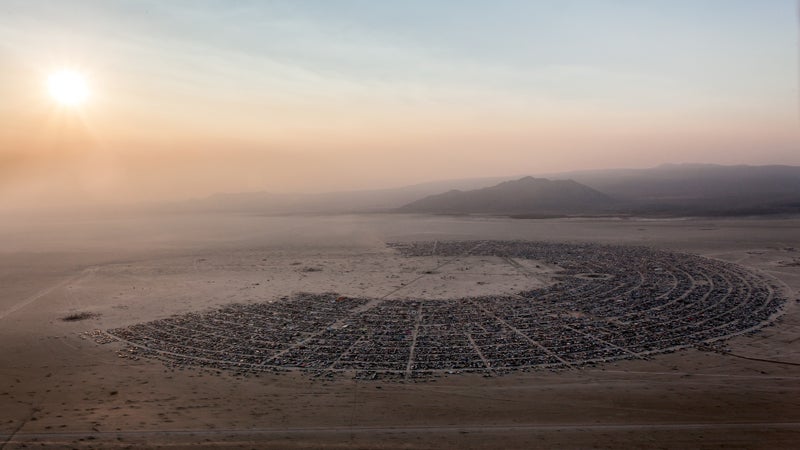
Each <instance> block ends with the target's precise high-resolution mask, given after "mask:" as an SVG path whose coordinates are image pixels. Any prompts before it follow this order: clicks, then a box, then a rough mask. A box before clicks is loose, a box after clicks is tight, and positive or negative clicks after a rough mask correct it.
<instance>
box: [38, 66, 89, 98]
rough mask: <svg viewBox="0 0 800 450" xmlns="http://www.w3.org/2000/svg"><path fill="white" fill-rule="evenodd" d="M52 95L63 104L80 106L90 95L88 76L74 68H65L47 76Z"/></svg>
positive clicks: (48, 87)
mask: <svg viewBox="0 0 800 450" xmlns="http://www.w3.org/2000/svg"><path fill="white" fill-rule="evenodd" d="M47 89H48V91H49V92H50V96H51V97H53V99H54V100H55V101H56V102H58V103H59V104H61V105H65V106H78V105H81V104H83V103H84V102H85V101H86V99H87V98H88V97H89V87H88V86H87V84H86V77H84V76H83V75H82V74H81V73H79V72H76V71H74V70H69V69H63V70H59V71H58V72H54V73H53V74H51V75H50V76H49V77H48V78H47Z"/></svg>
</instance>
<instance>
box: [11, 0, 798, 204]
mask: <svg viewBox="0 0 800 450" xmlns="http://www.w3.org/2000/svg"><path fill="white" fill-rule="evenodd" d="M796 8H797V5H796V3H795V2H794V1H790V0H760V1H754V0H741V1H738V0H716V1H712V0H708V1H704V0H688V1H678V0H665V1H646V0H636V1H634V0H631V1H621V0H618V1H600V0H587V1H564V0H559V1H555V0H554V1H549V2H544V1H541V2H536V1H531V0H527V1H488V0H487V1H463V0H462V1H438V2H437V1H403V2H383V1H368V0H365V1H337V0H329V1H328V0H320V1H286V2H283V1H252V2H250V1H238V2H235V1H184V2H179V1H163V0H159V1H131V2H120V1H109V0H103V1H96V2H72V1H56V2H54V1H43V2H38V1H32V0H20V1H16V0H0V124H1V125H0V205H2V204H3V202H5V203H10V202H15V201H16V202H19V201H22V200H31V201H38V200H39V199H42V198H47V199H58V200H59V201H64V202H72V201H81V200H108V199H109V198H115V199H119V200H125V201H129V200H142V199H160V198H185V197H192V196H203V195H206V194H209V193H212V192H216V191H227V192H236V191H250V190H270V191H325V190H340V189H351V188H370V187H385V186H397V185H402V184H407V183H414V182H420V181H427V180H434V179H445V178H460V177H472V176H494V175H516V174H528V173H543V172H554V171H561V170H573V169H592V168H610V167H645V166H652V165H657V164H661V163H665V162H675V163H677V162H716V163H723V164H738V163H746V164H800V118H798V73H797V68H798V35H797V11H796ZM65 67H66V68H72V69H74V70H77V71H79V72H82V73H83V74H85V76H86V77H87V80H88V81H87V82H88V85H89V89H90V95H89V98H88V101H87V102H86V103H85V104H83V105H80V106H79V107H64V106H59V105H58V104H57V103H56V102H55V101H54V100H53V99H52V98H51V97H50V96H49V94H48V91H47V87H46V82H47V78H48V76H49V75H50V74H52V73H53V72H55V71H57V70H58V69H60V68H65Z"/></svg>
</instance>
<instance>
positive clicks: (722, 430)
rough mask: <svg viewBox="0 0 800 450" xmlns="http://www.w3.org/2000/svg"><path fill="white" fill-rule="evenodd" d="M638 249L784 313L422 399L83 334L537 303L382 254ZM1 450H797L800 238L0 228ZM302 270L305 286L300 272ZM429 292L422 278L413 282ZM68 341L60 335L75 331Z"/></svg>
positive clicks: (442, 380) (437, 222)
mask: <svg viewBox="0 0 800 450" xmlns="http://www.w3.org/2000/svg"><path fill="white" fill-rule="evenodd" d="M496 239H502V240H509V239H514V240H517V239H518V240H531V241H547V242H568V243H580V242H594V243H601V244H615V245H644V246H648V247H652V248H655V249H665V250H672V251H679V252H686V253H692V254H697V255H701V256H704V257H708V258H714V259H719V260H723V261H727V262H733V263H736V264H738V265H740V266H742V267H744V268H746V269H748V270H750V271H752V272H754V273H757V274H760V275H762V276H764V277H766V278H768V279H770V280H773V281H774V283H775V284H776V285H778V286H779V287H780V288H781V289H782V291H783V292H782V294H783V296H784V297H785V298H786V299H787V301H786V303H785V306H784V308H783V314H782V315H781V316H780V317H779V318H778V319H777V320H776V321H775V322H774V323H773V324H771V325H769V326H767V327H765V328H763V329H762V330H761V331H759V332H758V333H756V334H753V335H743V336H739V337H735V338H733V339H730V340H728V341H726V342H725V345H726V346H727V347H728V349H729V350H730V353H729V354H722V353H718V352H714V351H710V350H708V349H705V350H701V349H696V348H694V349H686V350H681V351H678V352H675V353H667V354H661V355H655V356H652V357H649V358H647V359H644V360H621V361H615V362H609V363H605V364H598V365H594V366H581V367H576V368H569V369H564V370H557V371H553V370H531V371H520V372H514V373H510V374H505V375H502V376H492V377H484V376H481V375H479V374H450V375H444V376H440V377H435V378H432V379H428V380H417V381H414V380H396V381H372V380H354V379H353V378H352V377H351V376H347V375H346V374H342V375H338V376H335V377H332V378H328V377H324V378H315V377H312V376H309V375H308V374H307V373H303V372H287V373H278V374H275V373H271V372H265V373H262V374H260V375H258V376H254V375H241V374H236V373H233V372H225V371H223V372H220V373H217V372H216V371H208V370H200V369H193V368H181V369H174V368H171V367H169V366H166V365H165V364H163V363H162V362H160V361H156V360H151V359H147V358H139V359H129V358H120V357H119V356H118V352H119V351H120V350H121V349H122V346H121V345H120V344H119V343H115V342H112V343H107V344H100V343H98V342H96V341H94V340H92V339H86V338H85V336H84V333H87V332H91V331H92V330H98V329H99V330H108V329H112V328H115V327H124V326H128V325H132V324H137V323H142V322H147V321H151V320H155V319H161V318H166V317H170V316H173V315H176V314H184V313H189V312H202V311H206V310H210V309H213V308H215V307H218V306H222V305H227V304H230V303H252V302H266V301H273V300H276V299H279V298H281V297H284V296H288V295H291V294H293V293H297V292H317V293H321V292H336V293H339V294H342V295H345V296H352V297H360V296H362V297H378V298H380V297H387V298H392V297H397V298H404V297H413V298H458V297H460V296H462V297H463V296H475V295H483V294H500V293H514V292H518V291H521V290H524V289H531V288H536V287H540V286H546V285H547V284H548V283H551V282H552V280H551V277H552V275H553V271H554V268H551V267H546V266H543V265H539V266H534V265H531V267H529V268H528V269H529V270H528V274H527V275H525V276H523V275H522V273H521V272H520V271H519V270H516V269H517V268H516V267H514V265H513V264H511V263H509V262H507V261H504V260H503V259H502V258H488V257H478V256H469V257H464V258H462V259H459V260H458V261H456V263H454V264H451V265H449V266H448V267H446V268H441V270H436V271H433V270H432V269H434V268H436V267H437V265H438V264H439V262H438V261H437V260H436V259H435V258H425V257H411V258H407V257H401V256H400V255H399V254H398V253H397V252H396V251H394V250H393V249H391V248H389V247H387V246H386V243H387V242H411V241H438V240H442V241H445V240H496ZM0 244H1V245H0V339H2V347H0V448H9V449H10V448H23V447H25V448H40V447H45V448H48V447H49V448H63V447H67V448H71V447H76V448H110V447H117V448H143V447H158V446H164V447H170V448H188V447H194V446H207V447H230V448H306V447H310V448H320V447H326V448H537V447H539V448H552V447H565V448H595V447H597V448H606V447H636V448H642V447H644V448H720V447H724V448H797V446H798V443H799V442H800V316H799V315H798V306H800V304H798V301H797V299H798V290H799V289H800V219H686V220H667V219H664V220H643V219H639V220H637V219H552V220H514V219H506V218H477V217H426V216H413V215H382V214H372V215H332V216H294V217H266V216H244V215H241V216H234V215H229V216H223V215H188V214H187V215H170V216H161V217H146V218H143V217H129V216H114V217H109V216H107V217H103V218H98V217H86V218H80V219H76V218H72V219H58V218H41V219H40V220H31V219H29V218H28V219H25V220H23V219H17V220H9V221H6V222H5V223H3V224H2V225H0ZM309 268H310V269H309ZM426 271H431V272H432V273H430V274H429V275H430V276H420V274H423V275H425V274H426ZM82 312H86V313H91V314H92V316H91V317H89V318H87V319H85V320H77V321H64V320H62V318H64V317H66V316H69V315H70V314H74V313H82Z"/></svg>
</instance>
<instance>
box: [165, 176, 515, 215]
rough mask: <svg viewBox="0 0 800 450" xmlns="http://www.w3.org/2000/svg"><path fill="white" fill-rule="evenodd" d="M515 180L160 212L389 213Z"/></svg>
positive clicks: (279, 197) (234, 196)
mask: <svg viewBox="0 0 800 450" xmlns="http://www.w3.org/2000/svg"><path fill="white" fill-rule="evenodd" d="M511 178H513V177H486V178H463V179H453V180H440V181H433V182H428V183H420V184H413V185H409V186H403V187H397V188H387V189H373V190H360V191H338V192H324V193H318V194H279V193H270V192H241V193H219V194H214V195H211V196H208V197H205V198H198V199H194V200H186V201H182V202H174V203H170V204H162V205H159V206H158V207H157V209H163V210H169V211H174V212H198V211H203V212H226V213H245V214H328V213H353V212H380V211H390V210H394V209H395V208H398V207H400V206H402V205H404V204H406V203H408V202H411V201H414V200H417V199H419V198H421V197H424V196H427V195H431V194H437V193H439V192H443V191H446V190H450V189H478V188H482V187H486V186H491V185H493V184H497V183H498V182H500V181H505V180H509V179H511Z"/></svg>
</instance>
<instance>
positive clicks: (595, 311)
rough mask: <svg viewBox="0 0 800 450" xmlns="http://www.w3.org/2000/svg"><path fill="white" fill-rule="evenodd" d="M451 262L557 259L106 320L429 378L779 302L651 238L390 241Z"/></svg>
mask: <svg viewBox="0 0 800 450" xmlns="http://www.w3.org/2000/svg"><path fill="white" fill-rule="evenodd" d="M389 245H390V246H391V247H392V248H394V249H395V250H396V251H397V252H399V253H400V254H401V255H403V256H406V257H424V256H430V257H436V258H439V260H440V261H441V260H444V261H445V262H446V261H447V260H448V258H451V259H454V258H459V257H465V256H498V257H502V258H505V259H507V260H508V261H511V262H515V265H516V266H517V267H518V268H519V270H520V271H525V270H526V268H525V267H526V266H525V265H523V264H518V262H520V261H522V262H525V261H526V260H535V261H541V262H543V263H545V264H549V265H552V266H555V267H557V268H558V271H557V273H556V274H555V282H554V283H552V284H550V285H548V286H544V287H538V288H536V289H531V290H524V291H521V292H517V293H514V294H507V293H504V294H497V295H481V296H467V297H463V298H435V299H431V298H387V297H383V298H354V297H348V296H343V295H339V294H336V293H323V294H312V293H300V294H295V295H292V296H288V297H283V298H280V299H277V300H274V301H265V302H262V303H249V304H232V305H228V306H225V307H222V308H220V309H216V310H211V311H205V312H198V313H189V314H184V315H179V316H173V317H169V318H166V319H161V320H156V321H152V322H147V323H141V324H135V325H131V326H128V327H123V328H116V329H111V330H106V331H100V330H98V331H95V332H93V335H94V337H95V339H96V340H97V341H98V342H101V343H105V342H112V341H118V342H121V343H122V344H123V346H124V348H123V349H122V350H121V351H120V355H121V356H124V357H129V358H139V357H147V358H155V359H159V360H162V361H164V362H165V363H167V364H169V365H172V366H177V367H186V366H194V367H202V368H206V369H214V370H229V371H235V372H245V373H251V372H263V371H284V370H299V371H305V372H309V373H310V374H312V375H314V376H333V375H334V374H337V373H346V374H349V375H351V376H355V377H356V378H367V379H387V378H390V379H392V378H406V379H408V378H427V377H432V376H437V375H441V374H452V373H464V372H476V373H483V374H485V375H493V374H503V373H508V372H511V371H515V370H524V369H537V368H573V367H579V366H582V365H586V364H596V363H602V362H607V361H611V360H618V359H638V358H646V357H647V356H649V355H653V354H657V353H664V352H669V351H674V350H677V349H681V348H686V347H689V346H696V345H699V344H704V343H711V342H714V341H719V340H722V339H725V338H729V337H731V336H734V335H738V334H742V333H746V332H749V331H753V330H756V329H758V328H759V327H761V326H763V325H764V324H766V323H769V322H770V321H771V320H772V319H773V318H774V317H775V315H777V314H778V313H779V311H780V307H781V304H782V303H783V300H782V298H781V297H780V295H778V292H777V290H776V288H775V287H774V286H772V285H771V283H770V282H769V281H768V280H767V279H765V278H763V277H761V276H759V275H756V274H754V273H752V272H749V271H747V270H745V269H743V268H742V267H739V266H737V265H735V264H731V263H727V262H722V261H718V260H713V259H707V258H703V257H699V256H696V255H690V254H683V253H675V252H667V251H661V250H654V249H650V248H646V247H629V246H606V245H596V244H562V243H544V242H527V241H525V242H521V241H451V242H441V241H439V242H414V243H402V244H389Z"/></svg>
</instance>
